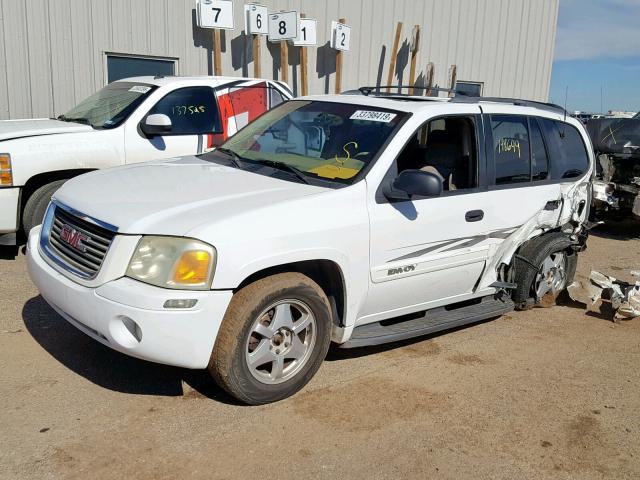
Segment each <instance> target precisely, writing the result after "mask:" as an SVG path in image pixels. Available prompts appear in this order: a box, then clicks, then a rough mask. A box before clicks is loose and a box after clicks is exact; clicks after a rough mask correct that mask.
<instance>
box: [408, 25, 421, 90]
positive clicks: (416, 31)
mask: <svg viewBox="0 0 640 480" xmlns="http://www.w3.org/2000/svg"><path fill="white" fill-rule="evenodd" d="M411 37H412V41H411V44H412V47H413V49H412V50H411V68H410V70H409V85H411V88H410V89H409V95H413V85H414V84H415V83H416V63H417V57H418V50H419V49H420V25H414V26H413V35H411Z"/></svg>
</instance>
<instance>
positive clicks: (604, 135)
mask: <svg viewBox="0 0 640 480" xmlns="http://www.w3.org/2000/svg"><path fill="white" fill-rule="evenodd" d="M587 131H588V132H589V136H590V137H591V141H592V143H593V148H594V151H595V154H596V159H597V160H596V176H595V179H594V182H593V213H594V214H595V216H596V217H603V216H608V217H612V216H613V217H618V218H630V217H631V218H634V219H635V220H640V113H638V114H636V115H635V116H634V117H633V118H599V119H593V120H590V121H589V122H588V123H587Z"/></svg>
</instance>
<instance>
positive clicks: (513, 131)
mask: <svg viewBox="0 0 640 480" xmlns="http://www.w3.org/2000/svg"><path fill="white" fill-rule="evenodd" d="M491 129H492V131H493V153H494V159H495V174H496V177H495V182H496V185H505V184H511V183H520V182H529V181H530V180H531V160H530V155H529V131H528V128H527V118H526V117H520V116H517V115H492V116H491Z"/></svg>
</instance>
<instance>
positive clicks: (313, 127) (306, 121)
mask: <svg viewBox="0 0 640 480" xmlns="http://www.w3.org/2000/svg"><path fill="white" fill-rule="evenodd" d="M406 115H407V114H406V113H402V112H397V111H393V110H388V109H384V108H379V107H372V106H366V105H352V104H344V103H332V102H318V101H306V100H295V101H289V102H286V103H283V104H281V105H280V106H278V107H276V108H275V109H273V110H270V111H268V112H267V113H265V114H264V115H262V116H261V117H260V118H258V119H257V120H256V121H254V122H252V123H250V124H249V125H247V126H246V127H245V128H244V129H242V130H241V131H239V132H238V133H237V134H236V135H234V136H233V137H231V138H230V139H229V140H227V142H225V143H224V144H223V145H222V146H221V147H220V150H222V151H225V150H226V151H227V152H229V151H231V152H232V153H233V154H235V155H237V156H238V157H239V158H240V159H242V160H244V161H246V162H250V163H263V164H267V165H269V164H270V165H278V166H279V167H283V166H284V167H285V168H288V169H289V170H291V168H290V167H293V168H294V169H296V170H297V172H298V173H299V174H302V175H304V176H305V177H310V178H313V177H316V178H320V179H326V180H332V181H336V182H340V183H352V182H353V181H354V180H355V178H356V176H357V175H358V173H360V172H361V171H362V170H363V169H365V168H366V167H367V166H368V165H370V164H371V162H373V161H374V159H375V158H376V156H377V154H378V152H379V151H380V150H381V148H382V147H383V145H384V144H385V142H386V141H387V139H389V138H390V137H391V136H392V135H393V134H394V132H395V130H396V128H397V127H398V125H400V122H401V121H402V119H403V118H404V117H405V116H406ZM213 155H214V157H215V155H216V152H215V151H214V152H213Z"/></svg>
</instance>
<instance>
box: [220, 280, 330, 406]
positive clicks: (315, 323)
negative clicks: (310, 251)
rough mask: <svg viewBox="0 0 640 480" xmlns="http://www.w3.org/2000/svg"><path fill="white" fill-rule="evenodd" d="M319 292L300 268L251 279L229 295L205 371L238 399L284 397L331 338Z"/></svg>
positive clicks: (306, 376) (314, 367)
mask: <svg viewBox="0 0 640 480" xmlns="http://www.w3.org/2000/svg"><path fill="white" fill-rule="evenodd" d="M331 324H332V323H331V308H330V305H329V301H328V299H327V296H326V295H325V293H324V291H323V290H322V288H320V286H318V284H317V283H315V282H314V281H313V280H311V279H310V278H309V277H307V276H305V275H302V274H300V273H281V274H277V275H273V276H270V277H267V278H263V279H261V280H257V281H255V282H253V283H251V284H249V285H247V286H246V287H244V288H242V289H241V290H240V291H238V292H237V293H235V294H234V296H233V298H232V300H231V303H230V305H229V308H228V309H227V313H226V314H225V316H224V319H223V321H222V325H221V326H220V330H219V332H218V336H217V338H216V343H215V346H214V348H213V352H212V354H211V359H210V361H209V367H208V368H209V372H210V373H211V375H212V376H213V378H214V379H215V380H216V382H217V383H218V384H219V385H220V386H221V387H222V388H224V389H225V390H226V391H227V392H228V393H229V394H230V395H232V396H234V397H235V398H237V399H238V400H240V401H242V402H244V403H247V404H250V405H259V404H264V403H270V402H275V401H278V400H282V399H283V398H286V397H289V396H291V395H293V394H294V393H296V392H297V391H299V390H300V389H301V388H302V387H304V386H305V385H306V384H307V383H308V382H309V380H311V378H312V377H313V376H314V375H315V373H316V372H317V371H318V368H320V364H321V363H322V361H323V360H324V358H325V356H326V354H327V351H328V349H329V343H330V341H331Z"/></svg>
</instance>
